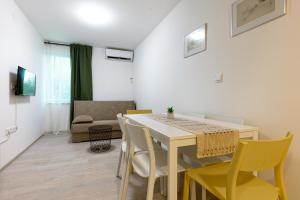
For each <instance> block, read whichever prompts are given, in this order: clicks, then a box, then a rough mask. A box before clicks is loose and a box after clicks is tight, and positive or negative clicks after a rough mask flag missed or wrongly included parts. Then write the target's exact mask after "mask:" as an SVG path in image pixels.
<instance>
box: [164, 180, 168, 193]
mask: <svg viewBox="0 0 300 200" xmlns="http://www.w3.org/2000/svg"><path fill="white" fill-rule="evenodd" d="M167 195H168V176H165V177H164V196H165V197H166V196H167Z"/></svg>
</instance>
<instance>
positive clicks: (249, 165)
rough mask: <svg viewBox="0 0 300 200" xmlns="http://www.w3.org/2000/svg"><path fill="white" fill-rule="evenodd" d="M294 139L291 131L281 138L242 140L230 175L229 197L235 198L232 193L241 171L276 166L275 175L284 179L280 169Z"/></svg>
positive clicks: (260, 169) (262, 169)
mask: <svg viewBox="0 0 300 200" xmlns="http://www.w3.org/2000/svg"><path fill="white" fill-rule="evenodd" d="M292 139H293V135H292V134H290V133H289V134H288V135H287V136H286V137H285V138H283V139H279V140H270V141H251V140H243V141H240V143H239V145H238V148H237V150H236V152H235V154H234V157H233V160H232V163H231V168H230V171H229V175H228V180H227V181H228V184H227V186H228V188H227V194H228V195H229V196H227V197H228V199H233V200H234V199H235V198H233V197H232V195H234V192H235V189H234V188H235V185H236V181H237V177H238V174H239V172H254V171H264V170H267V169H272V168H274V169H275V175H276V174H277V175H276V176H280V177H276V180H279V179H282V177H283V174H282V171H278V170H282V169H283V165H284V160H285V157H286V155H287V152H288V149H289V146H290V144H291V141H292ZM276 170H277V171H276ZM278 178H279V179H278ZM280 181H281V180H280ZM278 185H281V186H282V185H283V184H279V183H278ZM283 190H284V188H279V191H281V193H284V192H282V191H283Z"/></svg>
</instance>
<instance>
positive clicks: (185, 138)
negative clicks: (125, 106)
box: [125, 114, 258, 200]
mask: <svg viewBox="0 0 300 200" xmlns="http://www.w3.org/2000/svg"><path fill="white" fill-rule="evenodd" d="M147 115H148V114H138V115H126V116H125V117H126V118H127V119H129V120H132V121H133V122H135V123H137V124H140V125H142V126H145V127H147V128H149V130H150V132H151V135H152V137H153V138H155V139H156V140H158V141H159V142H161V143H163V144H165V145H166V146H167V147H168V172H169V175H168V200H177V194H178V193H177V192H178V191H177V157H178V148H179V147H184V146H190V145H196V135H195V134H193V133H190V132H187V131H184V130H182V129H179V128H176V127H173V126H170V125H166V124H163V123H161V122H159V121H156V120H154V119H151V118H150V117H149V116H147ZM175 117H180V118H186V119H191V120H194V121H200V122H203V123H207V124H211V125H219V126H222V127H226V128H231V129H236V130H239V132H240V138H241V139H246V138H247V139H248V138H249V139H253V140H257V139H258V128H256V127H252V126H245V125H239V124H234V123H229V122H224V121H217V120H211V119H204V118H201V117H195V116H189V115H183V114H175Z"/></svg>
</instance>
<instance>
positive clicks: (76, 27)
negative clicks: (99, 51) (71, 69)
mask: <svg viewBox="0 0 300 200" xmlns="http://www.w3.org/2000/svg"><path fill="white" fill-rule="evenodd" d="M15 1H16V2H17V4H18V5H19V7H20V8H21V9H22V10H23V12H24V13H25V14H26V15H27V16H28V18H29V20H30V21H31V22H32V23H33V25H34V26H35V27H36V28H37V30H38V31H39V32H40V33H41V35H42V36H43V37H44V38H45V39H46V40H51V41H57V42H66V43H73V42H76V43H82V44H88V45H92V46H95V47H118V48H126V49H134V48H135V47H136V46H137V45H138V44H139V43H140V42H141V41H142V40H143V39H144V38H145V37H146V36H147V35H148V34H149V33H150V32H151V31H152V30H153V28H154V27H155V26H156V25H158V24H159V22H160V21H161V20H162V19H163V18H164V17H165V16H166V15H167V14H168V13H169V12H170V11H171V10H172V8H173V7H174V6H175V5H176V4H177V3H178V2H179V1H180V0H15ZM87 3H90V4H92V5H95V4H97V5H100V6H104V7H105V8H107V9H109V10H110V11H111V12H112V15H113V20H112V23H111V24H108V25H103V26H101V25H99V26H91V25H90V24H86V23H83V22H82V21H80V20H79V19H78V16H77V13H76V12H77V10H78V8H80V7H81V6H82V5H85V4H87Z"/></svg>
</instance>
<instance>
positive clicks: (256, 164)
mask: <svg viewBox="0 0 300 200" xmlns="http://www.w3.org/2000/svg"><path fill="white" fill-rule="evenodd" d="M292 138H293V135H292V134H290V133H289V134H288V135H287V136H286V137H285V138H284V139H281V140H272V141H248V140H243V141H240V143H239V145H238V148H237V150H236V152H235V155H234V157H233V160H232V162H231V163H221V164H215V165H211V166H207V167H203V168H198V169H190V170H187V172H186V173H185V180H184V193H183V199H184V200H188V199H189V185H190V182H191V181H195V182H197V183H199V184H200V185H202V187H204V188H206V189H207V190H208V191H210V192H211V193H212V194H213V195H215V196H216V197H217V198H218V199H220V200H277V199H278V197H279V199H280V200H288V197H287V193H286V190H285V185H284V180H283V168H284V160H285V157H286V155H287V152H288V149H289V146H290V143H291V141H292ZM272 168H274V171H275V173H274V174H275V180H276V186H274V185H272V184H270V183H268V182H266V181H264V180H263V179H261V178H259V177H256V176H254V175H253V172H254V171H264V170H267V169H272Z"/></svg>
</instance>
